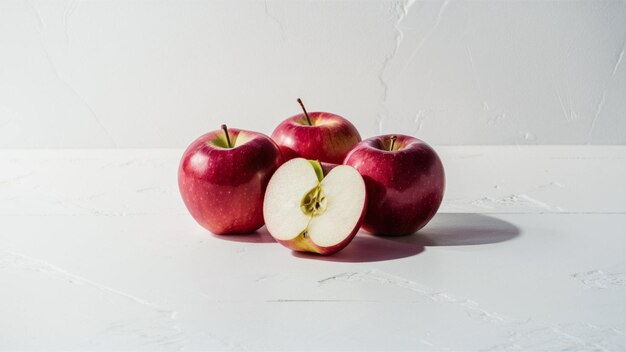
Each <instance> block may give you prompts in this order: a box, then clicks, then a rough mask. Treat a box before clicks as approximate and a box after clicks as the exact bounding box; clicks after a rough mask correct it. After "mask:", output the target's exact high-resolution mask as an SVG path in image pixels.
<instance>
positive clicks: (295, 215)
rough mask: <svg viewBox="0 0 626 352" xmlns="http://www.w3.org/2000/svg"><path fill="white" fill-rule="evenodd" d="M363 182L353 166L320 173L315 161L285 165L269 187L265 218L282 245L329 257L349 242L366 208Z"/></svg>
mask: <svg viewBox="0 0 626 352" xmlns="http://www.w3.org/2000/svg"><path fill="white" fill-rule="evenodd" d="M366 201H367V200H366V191H365V182H363V178H362V177H361V175H360V174H359V173H358V171H356V169H354V168H353V167H351V166H347V165H338V166H336V167H334V168H333V169H332V170H330V171H329V172H328V174H327V175H324V173H323V170H322V166H321V165H320V163H319V162H317V161H311V160H306V159H303V158H296V159H292V160H289V161H288V162H286V163H285V164H283V165H282V166H281V167H280V168H278V170H276V172H275V173H274V175H273V176H272V178H271V179H270V182H269V183H268V185H267V190H266V192H265V200H264V202H263V216H264V218H265V225H266V226H267V230H268V232H269V233H270V234H271V235H272V237H274V239H276V241H278V242H279V243H280V244H282V245H284V246H286V247H288V248H290V249H292V250H294V251H301V252H314V253H318V254H322V255H330V254H333V253H336V252H338V251H340V250H341V249H343V248H344V247H345V246H347V245H348V243H350V241H352V239H353V238H354V236H355V235H356V233H357V232H358V231H359V228H360V227H361V222H362V221H363V217H364V215H365V209H366V207H365V206H366V204H367V203H366Z"/></svg>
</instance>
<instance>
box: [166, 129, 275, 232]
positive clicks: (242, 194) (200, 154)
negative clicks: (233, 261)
mask: <svg viewBox="0 0 626 352" xmlns="http://www.w3.org/2000/svg"><path fill="white" fill-rule="evenodd" d="M228 132H229V135H230V138H231V140H235V139H236V138H237V137H238V136H242V138H243V136H247V137H249V138H251V139H250V140H248V141H247V142H246V143H244V144H242V145H236V146H235V147H233V148H223V147H220V146H218V145H215V144H213V143H212V142H211V141H213V140H215V139H217V138H219V137H220V136H223V133H224V131H222V130H217V131H213V132H209V133H207V134H205V135H203V136H201V137H199V138H198V139H196V140H195V141H194V142H193V143H191V144H190V145H189V147H188V148H187V150H186V151H185V153H184V154H183V157H182V159H181V161H180V166H179V169H178V186H179V189H180V194H181V196H182V198H183V201H184V202H185V205H186V206H187V209H188V210H189V212H190V213H191V216H193V218H194V219H195V220H196V221H197V222H198V223H199V224H200V225H201V226H202V227H204V228H205V229H207V230H209V231H211V232H212V233H214V234H217V235H224V234H233V233H249V232H253V231H255V230H257V229H258V228H260V227H261V226H263V224H264V220H263V197H264V195H265V189H266V187H267V183H268V182H269V180H270V177H271V176H272V174H274V171H276V169H277V168H278V167H279V166H280V164H281V163H282V157H281V154H280V150H279V148H278V146H277V145H276V143H274V141H272V140H271V139H270V138H269V137H268V136H266V135H264V134H262V133H257V132H250V131H243V130H239V129H234V128H229V129H228ZM241 133H243V134H241ZM240 134H241V135H240Z"/></svg>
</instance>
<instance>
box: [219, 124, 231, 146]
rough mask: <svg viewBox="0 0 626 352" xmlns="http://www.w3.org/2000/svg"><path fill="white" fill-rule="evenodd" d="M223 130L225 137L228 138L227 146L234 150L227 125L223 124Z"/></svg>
mask: <svg viewBox="0 0 626 352" xmlns="http://www.w3.org/2000/svg"><path fill="white" fill-rule="evenodd" d="M222 130H224V135H225V136H226V144H228V148H232V147H233V146H232V145H231V144H230V136H229V135H228V127H226V124H222Z"/></svg>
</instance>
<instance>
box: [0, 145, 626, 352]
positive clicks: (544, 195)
mask: <svg viewBox="0 0 626 352" xmlns="http://www.w3.org/2000/svg"><path fill="white" fill-rule="evenodd" d="M437 150H438V151H439V152H440V155H441V157H442V159H443V162H444V166H445V167H446V172H447V191H446V196H445V198H444V204H443V205H442V207H441V210H440V213H439V214H438V215H437V216H436V217H435V218H434V220H433V221H432V222H431V223H430V224H429V225H428V226H427V227H426V228H425V229H424V230H422V231H420V232H419V233H418V234H416V235H413V236H408V237H401V238H391V239H389V238H377V237H372V236H370V235H367V234H364V233H360V234H359V235H358V236H357V238H356V239H355V240H354V241H353V242H352V243H351V244H350V245H349V246H348V247H347V248H346V249H345V250H344V251H342V252H340V253H338V254H337V255H335V256H331V257H319V256H314V255H304V254H297V253H292V252H291V251H289V250H287V249H286V248H284V247H282V246H280V245H278V244H276V243H274V242H273V241H272V239H271V237H270V236H269V235H268V234H267V232H265V231H264V230H261V231H259V232H258V233H255V234H250V235H241V236H229V237H216V236H214V235H211V234H210V233H208V232H207V231H205V230H203V229H202V228H201V227H199V226H198V225H197V224H196V223H195V222H194V221H193V219H192V218H191V216H190V215H188V213H187V212H186V210H185V208H184V205H183V203H182V201H181V199H180V197H179V195H178V188H177V183H176V172H177V166H178V161H179V158H180V156H181V154H182V150H57V151H42V150H30V151H25V150H21V151H15V150H7V151H0V350H59V349H61V350H166V351H178V350H208V349H211V350H328V349H332V350H345V349H348V350H433V351H440V350H441V351H446V350H497V351H499V350H537V351H543V350H545V351H565V350H567V351H577V350H585V351H589V350H599V351H604V350H608V351H623V350H625V349H626V187H625V186H624V182H625V180H626V147H585V146H577V147H567V146H554V147H515V146H511V147H478V146H477V147H439V148H437Z"/></svg>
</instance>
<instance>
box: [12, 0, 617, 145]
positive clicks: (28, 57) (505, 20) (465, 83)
mask: <svg viewBox="0 0 626 352" xmlns="http://www.w3.org/2000/svg"><path fill="white" fill-rule="evenodd" d="M625 46H626V1H576V2H575V1H558V2H557V1H554V2H548V1H533V2H530V1H522V2H505V1H481V2H478V1H473V2H461V1H443V2H442V1H429V2H420V1H417V2H415V1H409V2H399V1H395V2H394V1H365V2H363V1H345V2H330V1H310V2H300V1H291V2H288V1H267V2H263V1H248V2H246V1H237V2H234V1H212V2H199V1H193V2H192V1H182V2H181V1H152V2H136V1H132V2H131V1H93V2H92V1H90V2H84V1H0V148H37V147H45V148H67V147H71V148H81V147H119V148H123V147H184V146H186V145H187V144H188V143H189V142H190V141H191V140H192V139H194V138H195V137H196V136H198V135H199V134H201V133H204V132H206V131H208V130H212V129H217V128H218V127H219V124H220V123H222V122H226V123H228V124H229V126H232V127H239V128H245V129H251V130H258V131H262V132H265V133H267V134H269V133H271V131H272V130H273V128H274V127H275V126H276V125H277V124H278V123H279V122H280V121H281V120H282V119H284V118H286V117H288V116H291V115H293V114H295V113H298V112H299V107H298V105H297V104H296V102H295V100H296V98H297V97H302V98H303V100H304V101H305V103H306V104H307V107H308V109H309V110H311V111H315V110H322V111H331V112H335V113H338V114H340V115H343V116H344V117H346V118H348V119H350V120H351V121H352V122H353V123H354V124H355V125H356V126H357V127H358V128H359V130H360V131H361V134H362V135H363V136H364V137H367V136H372V135H376V134H379V133H388V132H394V133H406V134H414V135H416V136H418V137H420V138H422V139H424V140H427V141H429V142H430V143H432V144H437V145H443V144H625V143H626V62H624V61H626V60H623V56H624V51H625Z"/></svg>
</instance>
